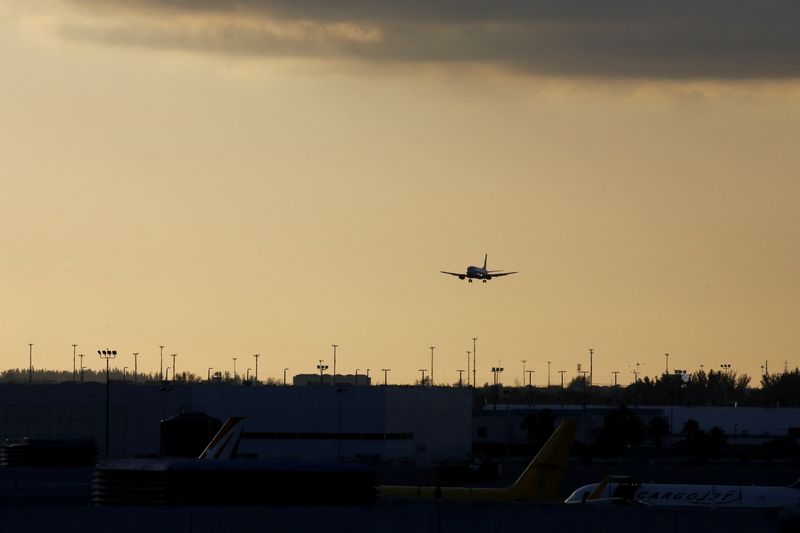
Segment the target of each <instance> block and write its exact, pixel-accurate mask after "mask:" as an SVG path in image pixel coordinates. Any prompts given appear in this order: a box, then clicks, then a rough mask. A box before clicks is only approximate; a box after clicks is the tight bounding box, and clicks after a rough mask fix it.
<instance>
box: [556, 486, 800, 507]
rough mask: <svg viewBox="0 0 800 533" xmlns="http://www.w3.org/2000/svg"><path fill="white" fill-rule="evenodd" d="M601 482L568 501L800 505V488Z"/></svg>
mask: <svg viewBox="0 0 800 533" xmlns="http://www.w3.org/2000/svg"><path fill="white" fill-rule="evenodd" d="M600 485H601V484H600V483H593V484H591V485H586V486H584V487H580V488H579V489H577V490H576V491H575V492H573V493H572V494H571V495H570V497H569V498H567V500H566V502H565V503H589V504H591V503H604V502H608V503H625V502H628V503H637V504H645V505H649V506H653V507H714V508H728V507H730V508H737V509H783V508H787V507H798V506H800V489H798V488H794V487H764V486H753V485H686V484H662V483H641V484H639V483H623V484H620V483H613V482H612V483H608V484H607V485H606V487H604V488H602V490H601V492H600V493H599V494H594V496H593V497H591V498H590V497H589V496H590V495H592V494H593V493H595V492H596V491H597V489H598V487H599V486H600Z"/></svg>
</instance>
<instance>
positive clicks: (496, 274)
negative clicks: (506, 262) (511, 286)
mask: <svg viewBox="0 0 800 533" xmlns="http://www.w3.org/2000/svg"><path fill="white" fill-rule="evenodd" d="M511 274H519V272H497V273H493V274H491V276H492V277H493V278H497V277H500V276H510V275H511Z"/></svg>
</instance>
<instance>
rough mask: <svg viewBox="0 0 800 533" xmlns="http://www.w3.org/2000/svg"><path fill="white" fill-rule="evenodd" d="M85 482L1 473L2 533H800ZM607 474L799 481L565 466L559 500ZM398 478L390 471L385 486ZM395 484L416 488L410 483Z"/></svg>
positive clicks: (731, 522)
mask: <svg viewBox="0 0 800 533" xmlns="http://www.w3.org/2000/svg"><path fill="white" fill-rule="evenodd" d="M521 468H522V463H521V462H520V464H519V465H517V464H508V465H507V466H506V470H505V472H504V476H503V478H506V479H513V478H514V477H515V476H516V475H517V473H518V470H519V469H521ZM92 472H93V470H92V469H80V468H75V469H63V468H62V469H48V468H0V533H5V532H8V533H21V532H61V531H80V532H81V533H94V532H106V531H113V532H114V533H159V532H162V531H163V532H170V533H184V532H185V533H189V532H198V533H222V532H229V531H236V532H248V531H252V532H256V531H264V532H283V531H286V532H290V531H291V532H304V531H314V532H318V531H324V532H326V533H329V532H330V533H334V532H372V531H381V532H387V533H392V532H441V533H449V532H453V533H463V532H465V531H489V532H492V533H504V532H515V533H519V532H521V531H524V532H526V533H529V532H537V533H539V532H543V533H550V532H552V533H586V532H598V533H606V532H608V533H627V532H637V533H638V532H645V533H694V532H698V533H711V532H717V531H719V532H725V533H735V532H740V531H741V532H747V533H760V532H765V533H771V532H778V533H784V532H799V533H800V510H792V511H791V512H787V511H782V512H774V511H755V510H736V509H723V510H720V509H674V510H666V509H656V508H652V507H650V508H648V507H619V506H581V505H578V506H567V505H559V504H552V505H532V504H524V503H513V504H489V503H480V502H471V503H459V502H430V501H380V502H378V503H376V504H374V505H359V506H341V507H333V506H314V507H312V506H261V507H245V506H228V507H221V506H220V507H189V506H187V507H166V506H149V507H143V506H131V507H95V506H92V505H91V504H90V482H91V476H92ZM609 473H613V474H629V475H635V476H637V477H638V478H639V479H640V480H642V481H661V482H685V483H716V484H737V483H741V484H759V485H778V486H780V485H784V486H785V485H788V484H790V483H791V482H792V481H794V480H795V479H796V477H798V471H797V466H796V465H789V464H739V463H728V464H706V465H681V464H621V463H616V464H614V463H612V464H591V465H581V464H571V465H570V467H569V469H568V471H567V475H566V479H565V482H564V484H563V490H562V492H563V494H564V496H565V497H566V495H568V494H569V493H570V492H572V490H574V489H575V488H577V487H578V486H580V485H582V484H586V483H590V482H594V481H598V480H599V479H601V478H602V477H603V476H604V475H605V474H609ZM399 474H400V472H398V471H396V470H394V471H392V475H391V476H389V477H399ZM411 477H416V478H417V480H418V481H419V482H422V483H424V482H426V481H427V479H425V478H426V477H427V476H426V475H425V474H424V472H423V473H420V472H417V474H416V475H413V476H411ZM381 481H382V482H386V481H388V480H387V479H382V480H381ZM392 481H394V479H392ZM397 481H402V482H405V483H409V484H414V480H413V479H409V478H408V476H406V478H405V479H402V480H400V479H398V480H397ZM505 481H506V480H505V479H498V480H494V482H492V483H489V484H492V485H502V484H504V483H505Z"/></svg>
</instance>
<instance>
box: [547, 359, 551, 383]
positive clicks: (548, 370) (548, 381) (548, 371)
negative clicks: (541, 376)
mask: <svg viewBox="0 0 800 533" xmlns="http://www.w3.org/2000/svg"><path fill="white" fill-rule="evenodd" d="M547 388H548V389H549V388H550V361H548V362H547Z"/></svg>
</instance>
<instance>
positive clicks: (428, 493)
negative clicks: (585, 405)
mask: <svg viewBox="0 0 800 533" xmlns="http://www.w3.org/2000/svg"><path fill="white" fill-rule="evenodd" d="M577 429H578V421H577V420H575V419H566V420H564V421H562V422H561V424H559V426H558V427H557V428H556V430H555V431H554V432H553V434H552V435H550V438H549V439H547V442H545V443H544V446H542V449H541V450H539V453H537V454H536V457H534V458H533V460H532V461H531V462H530V464H528V466H527V468H525V470H524V471H523V472H522V474H521V475H520V476H519V478H517V480H516V481H515V482H514V483H513V484H512V485H510V486H508V487H505V488H490V487H418V486H415V485H379V486H378V487H377V490H378V496H379V497H381V498H413V499H438V500H473V501H492V502H511V501H528V502H534V501H538V502H541V501H556V499H557V496H558V484H559V482H560V481H561V478H562V476H563V475H564V469H565V467H566V464H567V458H568V457H569V449H570V447H571V446H572V442H573V441H574V440H575V433H576V431H577Z"/></svg>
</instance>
